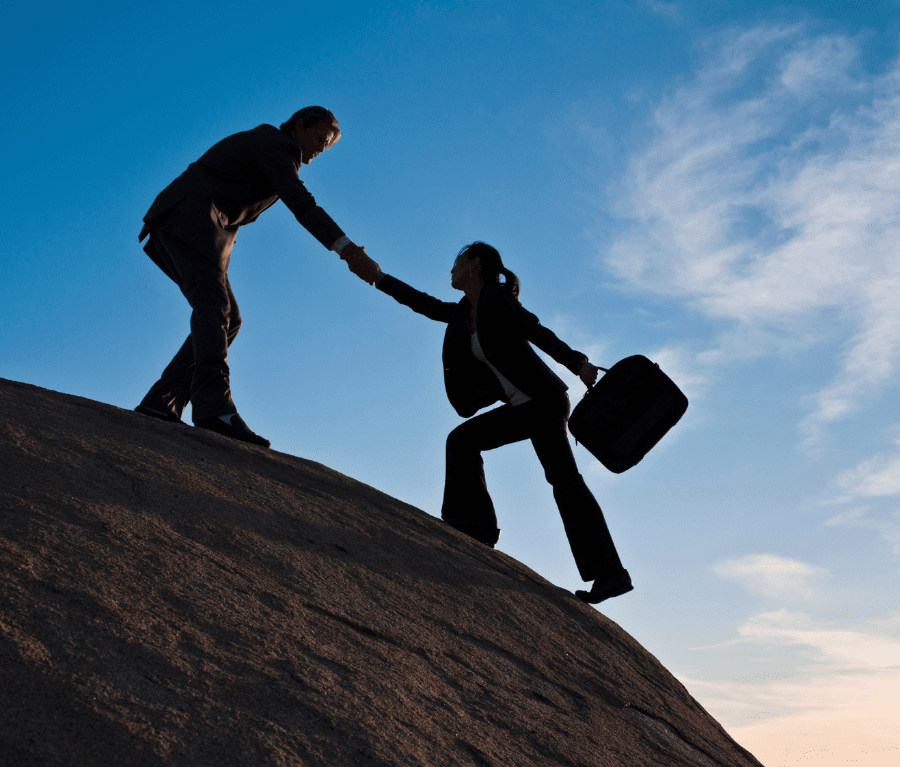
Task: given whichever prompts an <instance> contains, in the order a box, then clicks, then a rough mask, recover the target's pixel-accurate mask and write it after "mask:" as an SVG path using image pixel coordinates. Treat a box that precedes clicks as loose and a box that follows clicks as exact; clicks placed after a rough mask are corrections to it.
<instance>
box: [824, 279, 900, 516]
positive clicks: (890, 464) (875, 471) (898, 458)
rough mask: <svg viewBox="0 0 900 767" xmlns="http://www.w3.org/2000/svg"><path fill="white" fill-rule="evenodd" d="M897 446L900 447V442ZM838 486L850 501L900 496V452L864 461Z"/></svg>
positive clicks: (850, 470)
mask: <svg viewBox="0 0 900 767" xmlns="http://www.w3.org/2000/svg"><path fill="white" fill-rule="evenodd" d="M898 300H900V296H898ZM897 445H898V446H900V441H898V442H897ZM837 485H838V487H840V488H841V489H842V490H843V491H844V493H845V494H846V496H847V497H848V499H856V498H873V497H879V496H887V495H900V452H895V453H881V454H879V455H876V456H874V457H873V458H869V459H868V460H866V461H862V462H861V463H860V464H858V465H857V466H856V467H855V468H853V469H848V470H847V471H844V472H842V473H841V474H840V475H839V476H838V478H837Z"/></svg>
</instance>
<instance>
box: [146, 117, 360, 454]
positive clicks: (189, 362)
mask: <svg viewBox="0 0 900 767" xmlns="http://www.w3.org/2000/svg"><path fill="white" fill-rule="evenodd" d="M340 136H341V131H340V128H339V127H338V122H337V120H336V119H335V116H334V115H333V114H332V113H331V112H330V111H329V110H327V109H325V108H324V107H318V106H312V107H305V108H304V109H301V110H300V111H299V112H296V113H295V114H294V115H293V116H292V117H291V118H290V119H289V120H288V121H287V122H285V123H283V124H282V125H281V127H279V128H276V127H275V126H274V125H260V126H259V127H257V128H254V129H253V130H249V131H243V132H241V133H235V134H234V135H232V136H228V137H227V138H225V139H223V140H222V141H220V142H219V143H217V144H215V145H214V146H213V147H212V148H211V149H209V151H207V152H206V153H205V154H204V155H203V156H202V157H201V158H200V159H199V160H197V161H196V162H193V163H191V164H190V165H189V166H188V168H187V170H186V171H185V172H184V173H182V174H181V175H180V176H179V177H178V178H176V179H175V180H174V181H173V182H172V183H171V184H169V186H167V187H166V188H165V189H164V190H163V191H162V192H161V193H160V194H159V196H158V197H157V198H156V200H155V201H154V203H153V205H151V206H150V210H149V211H148V212H147V215H145V216H144V228H143V229H142V230H141V233H140V236H139V241H140V242H142V241H143V240H144V238H145V237H147V235H149V237H150V238H149V240H147V243H146V245H145V246H144V250H145V251H146V253H147V255H149V256H150V258H151V259H153V261H154V263H155V264H156V265H157V266H159V268H160V269H162V270H163V272H165V274H166V275H168V276H169V277H170V278H171V279H172V280H173V281H174V282H175V283H176V284H177V285H178V287H179V288H180V289H181V292H182V293H183V294H184V297H185V298H186V299H187V300H188V303H189V304H190V305H191V309H193V312H192V314H191V332H190V335H188V337H187V340H186V341H185V342H184V344H183V345H182V347H181V349H180V350H179V351H178V353H177V354H176V355H175V357H174V358H173V359H172V361H171V362H170V363H169V364H168V366H167V367H166V369H165V370H164V371H163V373H162V375H161V376H160V378H159V380H158V381H157V382H156V383H155V384H153V386H152V387H151V388H150V391H149V392H147V395H146V396H145V397H144V399H143V400H142V401H141V404H140V405H138V406H137V407H136V408H135V410H136V411H137V412H139V413H142V414H144V415H148V416H152V417H154V418H161V419H163V420H167V421H175V422H178V423H181V414H182V413H183V411H184V409H185V407H186V406H187V403H188V401H190V402H191V405H192V416H193V421H194V424H195V425H196V426H200V427H202V428H204V429H211V430H212V431H215V432H218V433H219V434H224V435H226V436H229V437H234V438H235V439H240V440H244V441H246V442H252V443H254V444H257V445H262V446H264V447H268V446H269V444H270V443H269V441H268V440H267V439H265V438H263V437H260V436H259V435H258V434H255V433H254V432H252V431H251V430H250V429H249V427H248V426H247V424H246V423H244V421H243V419H242V418H241V417H240V415H238V412H237V408H236V407H235V405H234V402H233V401H232V399H231V386H230V380H229V370H228V347H229V346H230V345H231V342H232V341H234V338H235V336H237V333H238V330H239V329H240V327H241V315H240V310H239V309H238V305H237V302H236V301H235V298H234V293H233V292H232V290H231V284H230V283H229V281H228V265H229V262H230V260H231V250H232V247H233V245H234V241H235V238H236V236H237V231H238V229H240V227H242V226H245V225H246V224H251V223H253V222H254V221H256V219H257V218H259V215H260V214H261V213H262V212H263V211H265V210H266V209H267V208H270V207H271V206H272V205H274V204H275V202H276V201H277V200H278V199H279V198H280V199H281V200H282V202H284V204H285V205H287V207H288V208H289V209H290V211H291V212H292V213H293V214H294V216H295V217H296V219H297V221H299V222H300V224H301V225H302V226H303V227H304V228H305V229H306V230H307V231H308V232H309V233H310V234H312V236H313V237H315V238H316V239H317V240H318V241H319V242H321V243H322V245H324V246H325V247H326V248H328V249H329V250H333V251H336V252H337V253H338V254H339V255H340V257H341V259H343V260H345V261H347V263H348V266H350V265H351V264H352V267H351V268H352V270H353V271H354V272H357V271H358V270H359V269H360V267H362V266H363V265H366V264H367V262H369V261H370V259H369V257H368V256H367V255H366V254H365V249H364V248H362V247H360V246H358V245H356V244H355V243H353V242H352V241H351V240H350V238H349V237H347V236H346V235H345V234H344V232H343V231H342V230H341V228H340V227H339V226H338V225H337V224H336V223H335V222H334V221H333V220H332V219H331V217H330V216H329V215H328V214H327V213H326V212H325V211H324V210H322V208H320V207H319V206H318V205H317V204H316V201H315V198H314V197H313V196H312V194H310V193H309V192H308V191H307V189H306V187H305V186H304V185H303V182H302V181H300V179H299V178H298V176H297V173H298V171H299V170H300V168H301V167H302V166H303V165H308V164H309V163H310V162H312V160H314V159H315V158H316V157H317V156H318V155H320V154H321V153H322V152H323V151H325V149H328V148H330V147H332V146H334V145H335V143H336V142H337V140H338V139H339V138H340ZM360 259H361V260H360Z"/></svg>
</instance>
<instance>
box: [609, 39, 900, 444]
mask: <svg viewBox="0 0 900 767" xmlns="http://www.w3.org/2000/svg"><path fill="white" fill-rule="evenodd" d="M804 32H805V30H804V27H803V26H802V25H796V26H763V27H759V28H756V29H752V30H749V31H744V32H740V33H730V34H729V35H726V36H724V37H722V38H720V39H718V40H717V41H716V42H715V43H714V44H710V45H709V46H708V53H707V59H706V61H705V63H704V64H703V65H702V66H701V67H699V69H698V70H697V71H696V73H695V75H694V77H693V79H692V81H691V82H689V83H687V84H685V85H684V86H682V87H681V88H679V89H678V90H677V91H676V92H675V93H674V94H673V95H672V96H671V97H669V98H667V99H665V101H664V102H663V103H662V104H661V105H660V106H659V108H658V109H657V110H656V112H655V114H654V117H653V126H652V127H653V138H652V139H651V141H650V142H649V144H648V145H647V146H645V147H644V148H643V149H642V150H640V151H639V152H637V153H636V154H635V155H634V157H633V158H632V161H631V163H630V167H629V169H628V173H627V179H628V180H627V182H626V183H625V193H624V194H622V195H621V203H620V204H619V213H620V214H621V216H622V217H623V219H625V220H627V221H629V222H630V226H629V228H628V230H627V231H625V232H624V233H623V234H622V235H621V236H619V237H618V239H617V240H616V241H615V242H613V244H612V245H611V247H610V248H609V250H608V252H607V254H606V262H607V266H608V268H610V269H612V270H613V271H614V273H616V274H617V275H618V276H619V277H620V278H621V279H623V280H625V281H626V282H628V283H630V284H631V285H632V286H637V287H640V288H644V289H648V290H653V291H656V292H659V293H663V294H668V295H672V296H674V297H678V298H682V299H686V300H687V301H688V302H690V303H691V304H692V305H693V306H694V307H696V308H697V309H699V310H701V311H702V312H703V313H704V314H706V315H707V316H708V317H709V318H711V319H712V320H714V321H716V322H718V323H719V327H720V328H721V335H720V337H719V340H718V345H717V347H716V348H714V349H711V350H709V351H708V352H707V353H706V354H705V355H702V356H701V357H699V358H698V359H700V360H701V361H702V362H705V363H707V364H716V363H720V362H723V361H731V360H735V359H741V358H744V359H746V358H750V357H753V356H760V355H765V354H769V353H772V352H773V351H776V352H777V351H781V350H783V349H784V348H791V347H792V346H797V345H799V346H801V347H802V346H808V345H810V344H813V343H816V342H821V341H822V340H824V339H828V340H830V341H831V342H832V343H835V344H837V346H838V348H839V349H840V351H839V352H838V353H839V356H840V359H839V361H838V364H839V371H838V372H837V374H836V375H834V377H833V378H832V380H831V381H830V382H829V383H828V384H827V385H826V386H824V387H823V388H822V389H821V390H820V391H819V392H818V393H817V394H816V395H815V396H814V397H812V398H811V400H810V402H809V404H810V409H811V412H810V413H809V415H808V416H807V417H806V418H805V419H804V420H803V422H802V423H801V424H800V427H801V431H802V433H803V435H804V437H805V443H804V444H805V445H806V447H807V448H809V449H813V448H814V447H815V446H816V445H817V444H818V443H819V441H820V440H821V438H822V436H823V435H824V434H825V431H826V429H827V427H828V426H829V425H830V424H831V423H833V422H835V421H837V420H838V419H841V418H845V417H847V416H848V415H849V414H850V413H852V412H853V411H854V410H856V409H858V408H859V407H860V406H861V404H862V403H864V401H865V399H866V398H867V397H868V396H870V395H871V394H873V393H874V392H875V391H877V390H878V388H879V387H881V386H883V385H885V384H886V383H888V382H890V381H891V380H892V377H893V376H894V374H895V373H896V371H897V367H898V362H900V301H898V300H897V296H898V295H900V258H898V251H900V203H898V193H900V68H896V67H895V68H893V69H891V70H890V71H889V72H887V73H884V74H881V75H878V76H873V75H867V74H865V73H864V72H862V70H861V65H860V64H859V61H858V50H859V46H858V43H857V41H855V40H854V39H851V38H848V37H843V36H838V35H832V36H819V37H810V36H808V35H805V33H804ZM826 317H828V318H829V322H828V324H827V325H826V324H825V323H824V322H823V320H824V318H826ZM835 319H838V320H839V322H835Z"/></svg>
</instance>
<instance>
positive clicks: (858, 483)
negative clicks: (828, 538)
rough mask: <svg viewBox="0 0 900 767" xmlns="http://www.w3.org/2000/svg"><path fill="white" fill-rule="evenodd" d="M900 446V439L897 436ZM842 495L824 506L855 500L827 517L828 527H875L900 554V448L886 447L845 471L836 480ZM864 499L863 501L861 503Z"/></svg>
mask: <svg viewBox="0 0 900 767" xmlns="http://www.w3.org/2000/svg"><path fill="white" fill-rule="evenodd" d="M895 444H897V446H898V447H900V440H895ZM834 485H835V487H836V488H837V490H838V495H837V496H836V497H835V498H833V499H830V500H827V501H824V502H822V504H821V505H822V506H833V505H840V504H853V505H852V506H851V507H850V508H848V509H846V510H844V511H842V512H840V513H839V514H836V515H834V516H832V517H831V518H830V519H828V520H826V521H825V523H824V524H825V525H826V526H827V527H855V528H859V529H864V530H873V531H875V532H877V533H878V534H879V536H880V537H881V538H882V539H883V540H885V541H887V542H888V543H890V544H891V545H892V546H893V550H892V553H893V555H894V556H895V557H900V503H898V502H897V501H895V500H893V497H894V496H898V495H900V451H885V452H882V453H878V454H877V455H875V456H872V457H871V458H867V459H866V460H864V461H860V462H859V463H858V464H857V465H856V466H854V467H853V468H851V469H846V470H845V471H843V472H841V473H840V474H839V475H838V477H837V479H836V480H835V482H834ZM861 501H863V504H862V505H859V504H860V502H861Z"/></svg>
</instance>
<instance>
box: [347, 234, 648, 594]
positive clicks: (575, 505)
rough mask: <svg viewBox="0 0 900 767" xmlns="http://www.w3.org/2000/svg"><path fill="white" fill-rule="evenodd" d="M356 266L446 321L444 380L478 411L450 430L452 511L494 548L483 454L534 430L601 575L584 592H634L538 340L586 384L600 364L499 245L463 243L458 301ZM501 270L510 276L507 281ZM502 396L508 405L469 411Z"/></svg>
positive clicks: (584, 569) (557, 491)
mask: <svg viewBox="0 0 900 767" xmlns="http://www.w3.org/2000/svg"><path fill="white" fill-rule="evenodd" d="M351 269H353V266H352V265H351ZM354 272H355V273H356V274H357V275H358V276H359V277H361V278H362V279H363V280H365V281H366V282H368V283H369V284H375V285H376V286H377V287H378V289H379V290H381V291H382V292H384V293H387V294H388V295H389V296H391V297H392V298H393V299H395V300H396V301H398V302H400V303H401V304H404V305H405V306H408V307H409V308H410V309H412V310H413V311H414V312H418V313H419V314H424V315H425V316H426V317H429V318H430V319H433V320H437V321H439V322H445V323H447V331H446V334H445V335H444V351H443V361H444V383H445V386H446V389H447V396H448V397H449V399H450V403H451V404H452V405H453V407H454V408H455V409H456V411H457V412H458V413H459V414H460V415H461V416H463V417H464V418H469V420H468V421H466V422H464V423H462V424H460V425H459V426H457V427H456V428H455V429H454V430H453V431H451V432H450V435H449V436H448V437H447V473H446V478H445V483H444V501H443V505H442V508H441V517H442V518H443V520H444V521H445V522H446V523H447V524H449V525H451V526H452V527H454V528H456V529H457V530H459V531H460V532H463V533H465V534H467V535H469V536H471V537H472V538H475V539H476V540H478V541H480V542H481V543H483V544H485V545H487V546H490V547H491V548H493V547H494V545H495V544H496V543H497V540H498V539H499V537H500V530H499V529H498V528H497V516H496V514H495V512H494V504H493V503H492V502H491V497H490V495H489V494H488V490H487V483H486V481H485V477H484V461H483V460H482V457H481V453H482V451H484V450H493V449H494V448H498V447H500V446H502V445H508V444H511V443H513V442H519V441H521V440H524V439H530V440H531V443H532V445H534V450H535V452H536V453H537V457H538V459H539V460H540V462H541V466H543V468H544V473H545V475H546V477H547V481H548V482H549V483H550V484H551V485H552V486H553V496H554V498H555V499H556V505H557V507H558V508H559V513H560V516H561V517H562V521H563V525H564V527H565V530H566V536H567V537H568V539H569V546H570V547H571V549H572V554H573V555H574V557H575V563H576V564H577V566H578V572H579V573H580V575H581V578H582V580H584V581H594V584H593V586H592V588H591V590H590V591H577V592H576V594H577V595H578V596H579V597H580V598H581V599H583V600H584V601H585V602H590V603H593V604H596V603H598V602H602V601H603V600H604V599H609V598H610V597H615V596H619V595H621V594H624V593H626V592H628V591H631V590H632V588H633V586H632V585H631V578H630V577H629V575H628V571H627V570H625V569H624V568H623V567H622V563H621V561H620V560H619V555H618V554H617V553H616V547H615V545H614V544H613V541H612V537H611V536H610V534H609V529H608V528H607V526H606V521H605V520H604V519H603V512H602V511H601V510H600V505H599V504H598V503H597V501H596V499H595V498H594V496H593V495H592V494H591V491H590V490H589V489H588V487H587V485H586V484H585V482H584V478H583V477H582V476H581V474H580V473H579V471H578V466H577V465H576V463H575V457H574V456H573V455H572V447H571V445H570V444H569V438H568V434H567V432H566V422H567V420H568V418H569V407H570V405H569V397H568V395H567V394H566V390H567V389H568V387H567V386H566V385H565V383H563V382H562V380H560V378H559V377H558V376H557V375H556V374H555V373H553V371H552V370H550V368H549V367H547V365H546V364H544V362H543V361H541V359H540V358H539V357H538V356H537V354H536V353H535V351H534V349H532V348H531V346H530V344H529V342H531V343H533V344H535V345H536V346H537V347H538V348H539V349H542V350H543V351H545V352H546V353H547V354H549V355H550V356H551V357H552V358H553V359H555V360H556V361H557V362H559V363H560V364H562V365H565V366H566V367H567V368H568V369H569V370H571V371H572V372H573V373H574V374H575V375H578V376H579V377H580V378H581V380H582V381H584V383H585V384H593V383H594V382H595V381H596V380H597V373H598V368H596V367H594V366H593V365H592V364H591V363H590V362H588V359H587V356H586V355H584V354H582V353H581V352H577V351H573V350H572V349H571V348H569V347H568V346H567V345H566V344H565V343H563V342H562V341H560V340H559V339H558V338H557V337H556V335H554V333H553V332H552V331H551V330H549V329H548V328H545V327H543V326H542V325H541V324H540V322H539V321H538V318H537V317H535V316H534V315H533V314H531V313H530V312H529V311H527V310H526V309H525V308H524V307H523V306H522V304H521V303H520V302H519V299H518V297H519V280H518V278H517V277H516V275H515V274H513V273H512V272H511V271H510V270H509V269H506V268H505V267H504V266H503V263H502V261H501V259H500V254H499V253H498V252H497V250H496V249H495V248H493V247H491V246H490V245H487V244H486V243H483V242H473V243H472V244H471V245H466V246H465V247H464V248H463V249H462V250H460V251H459V253H458V254H457V257H456V262H455V263H454V265H453V269H452V271H451V272H450V276H451V280H450V285H451V286H452V287H453V288H456V289H457V290H461V291H463V292H464V293H465V294H466V295H465V297H464V298H462V299H461V300H460V301H459V302H458V303H448V302H445V301H441V300H439V299H437V298H434V297H433V296H430V295H428V294H427V293H422V292H421V291H418V290H416V289H415V288H412V287H410V286H409V285H407V284H406V283H404V282H401V281H400V280H398V279H397V278H395V277H392V276H390V275H388V274H384V273H383V272H382V271H381V269H380V267H379V266H378V265H377V264H376V263H375V262H374V261H369V262H368V263H365V262H362V261H361V263H360V264H359V265H358V267H357V269H354ZM500 275H503V276H504V278H505V282H502V283H501V282H500ZM498 400H501V401H503V402H504V403H505V404H504V405H503V406H501V407H499V408H495V409H493V410H490V411H488V412H487V413H484V414H482V415H479V416H476V417H475V418H470V416H472V415H474V414H475V412H476V411H478V410H480V409H481V408H483V407H486V406H488V405H491V404H493V403H494V402H497V401H498Z"/></svg>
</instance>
